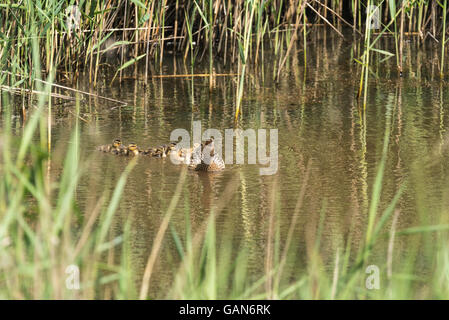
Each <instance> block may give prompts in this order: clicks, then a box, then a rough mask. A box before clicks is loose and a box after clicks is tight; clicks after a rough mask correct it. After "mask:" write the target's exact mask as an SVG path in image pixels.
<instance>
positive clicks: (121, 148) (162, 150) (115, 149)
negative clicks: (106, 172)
mask: <svg viewBox="0 0 449 320" xmlns="http://www.w3.org/2000/svg"><path fill="white" fill-rule="evenodd" d="M175 148H176V143H175V142H172V143H170V144H169V145H165V144H164V145H161V146H159V147H156V148H148V149H146V150H143V149H140V148H139V147H137V145H136V144H135V143H130V144H128V146H125V145H123V144H122V141H121V140H120V139H114V141H113V142H112V144H107V145H103V146H99V147H98V150H99V151H103V152H110V153H112V154H116V155H124V156H137V155H145V156H151V157H157V158H161V157H166V156H167V155H168V154H169V153H170V152H171V151H173V150H175Z"/></svg>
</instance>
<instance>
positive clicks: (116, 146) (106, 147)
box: [98, 139, 122, 152]
mask: <svg viewBox="0 0 449 320" xmlns="http://www.w3.org/2000/svg"><path fill="white" fill-rule="evenodd" d="M121 146H122V141H121V140H120V139H114V141H112V144H107V145H103V146H99V147H98V150H99V151H103V152H114V151H116V150H118V149H119V148H120V147H121Z"/></svg>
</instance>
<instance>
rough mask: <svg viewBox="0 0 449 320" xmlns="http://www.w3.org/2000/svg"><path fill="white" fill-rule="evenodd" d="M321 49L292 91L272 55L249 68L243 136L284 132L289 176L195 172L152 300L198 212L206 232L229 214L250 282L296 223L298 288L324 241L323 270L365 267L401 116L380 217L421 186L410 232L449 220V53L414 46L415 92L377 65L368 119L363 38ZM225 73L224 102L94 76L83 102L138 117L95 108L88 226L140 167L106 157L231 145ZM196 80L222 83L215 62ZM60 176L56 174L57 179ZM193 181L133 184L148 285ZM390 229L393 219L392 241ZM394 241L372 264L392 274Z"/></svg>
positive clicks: (119, 216)
mask: <svg viewBox="0 0 449 320" xmlns="http://www.w3.org/2000/svg"><path fill="white" fill-rule="evenodd" d="M309 40H310V41H309V43H308V47H307V58H308V60H307V64H306V65H305V63H304V52H303V50H302V47H297V48H296V47H294V48H293V51H292V54H291V56H290V58H289V59H288V62H287V65H286V68H285V69H284V70H283V71H282V75H281V77H280V80H279V82H275V81H274V80H273V75H274V74H276V73H277V63H276V62H275V61H278V59H277V58H276V57H274V56H273V54H272V50H271V49H270V48H269V46H268V45H267V46H266V47H265V51H269V53H265V54H264V59H263V62H262V63H260V64H259V65H257V66H255V67H254V66H251V67H250V68H249V70H248V77H247V81H246V82H245V92H244V95H243V101H242V117H241V119H240V120H239V122H238V123H237V127H238V128H241V129H248V128H251V129H255V130H257V129H264V128H266V129H270V128H276V129H278V134H279V166H278V171H277V173H276V174H274V175H271V176H261V175H259V168H260V166H259V165H258V164H256V165H254V164H239V165H227V167H226V170H225V171H223V172H221V173H218V174H201V173H197V172H194V171H188V172H187V176H186V180H185V182H184V185H183V188H182V192H181V196H180V199H179V201H178V203H177V205H176V207H175V210H174V212H173V216H172V218H171V223H170V226H169V229H168V230H167V233H166V236H165V239H164V241H163V245H162V248H161V253H160V258H159V259H158V260H157V263H156V265H155V271H154V274H153V276H152V283H151V288H150V297H153V298H161V297H164V296H165V295H166V289H164V288H166V287H167V286H168V285H169V284H171V283H172V282H173V274H174V273H175V272H176V271H177V266H178V264H177V263H175V262H179V260H180V258H179V254H178V252H177V249H176V245H175V241H174V240H173V236H172V232H173V231H176V233H177V234H178V235H179V237H180V238H181V239H184V235H185V226H186V223H185V222H186V220H185V219H186V212H190V223H191V227H192V230H193V232H197V231H201V230H202V228H203V229H204V223H205V222H206V221H207V219H208V218H209V216H210V215H211V212H215V214H216V215H217V237H218V239H221V238H222V237H223V236H229V237H230V238H231V239H232V240H233V243H234V244H235V245H236V246H245V247H247V248H248V251H247V254H248V257H247V258H248V262H249V270H250V272H249V276H254V277H255V278H258V277H261V276H263V274H264V272H265V268H266V257H267V248H268V247H271V248H272V247H276V243H278V244H279V246H280V248H281V249H282V248H283V246H284V244H285V241H286V239H287V234H288V230H289V228H290V226H291V224H292V218H293V216H294V215H295V212H296V214H297V220H296V225H295V226H294V232H293V237H292V240H291V250H292V252H295V253H296V254H295V256H294V258H292V259H289V260H288V263H287V265H286V270H287V271H286V273H285V274H286V275H290V277H296V276H298V275H300V274H301V272H302V271H303V270H305V269H307V267H308V261H309V259H310V256H311V254H312V253H311V252H312V248H313V247H314V244H315V242H316V241H317V240H318V239H320V245H319V252H320V256H321V259H322V260H323V261H322V262H323V265H324V266H325V267H327V268H329V269H332V268H333V265H334V261H335V257H336V252H337V249H338V248H344V247H345V246H347V243H348V241H349V242H350V243H351V250H352V251H353V252H354V254H355V252H356V250H357V249H358V248H359V246H360V245H362V243H363V240H364V237H365V230H366V225H367V212H368V208H369V204H370V199H371V194H372V189H373V182H374V178H375V176H376V170H377V167H378V165H379V162H380V159H381V155H382V148H383V140H384V135H385V128H386V123H387V120H386V119H387V117H386V114H387V111H388V110H389V112H390V113H391V132H390V135H389V146H388V151H387V161H386V165H385V172H384V179H383V183H382V193H381V200H380V204H379V209H378V212H379V213H381V212H382V211H383V210H384V209H385V208H386V207H387V206H388V205H389V204H390V202H391V201H392V199H393V197H394V196H395V194H396V193H397V192H398V190H399V188H400V187H401V185H403V184H404V183H407V189H406V190H405V191H404V194H403V196H402V197H401V198H400V200H399V202H398V205H397V209H398V213H399V216H398V222H397V229H403V228H407V227H411V226H416V225H421V224H432V223H440V222H443V221H444V220H447V217H446V216H447V215H445V214H444V213H445V212H446V211H447V205H448V201H447V200H448V197H447V191H448V190H449V189H448V187H449V184H448V181H449V179H448V177H449V171H448V169H449V168H448V161H447V160H448V156H449V154H448V152H447V148H446V145H447V142H446V141H447V137H446V131H447V128H448V123H449V119H448V115H449V110H448V107H449V103H448V102H449V97H448V92H447V90H446V88H447V84H446V83H445V82H443V81H440V79H439V77H438V76H437V74H438V72H437V67H436V66H437V65H438V55H437V53H438V50H440V49H439V47H438V46H433V45H429V46H427V47H422V46H421V47H420V46H419V45H418V43H417V42H415V40H414V38H410V39H409V40H408V41H407V42H406V45H405V56H404V71H405V72H404V76H403V77H402V78H401V77H399V76H398V73H397V69H396V66H395V64H396V60H395V57H393V58H391V59H389V60H387V61H385V62H382V63H379V62H378V61H379V60H380V59H382V58H383V57H377V56H375V58H374V59H373V64H372V69H371V71H372V73H371V74H370V82H369V91H368V103H367V107H366V113H363V112H362V109H363V108H362V107H361V106H360V104H359V103H358V100H357V97H356V92H357V88H358V85H359V78H360V76H359V74H360V67H359V66H358V65H357V63H355V62H354V60H353V59H352V57H358V56H360V51H359V50H360V47H361V41H360V40H353V38H352V37H351V35H349V36H348V37H347V38H346V39H342V38H340V37H339V36H338V35H335V34H332V33H327V34H326V32H324V31H322V30H320V29H318V30H317V31H315V32H312V33H311V35H310V39H309ZM379 48H382V49H383V50H394V41H393V40H392V39H385V40H382V41H380V42H379ZM205 60H207V59H205ZM214 63H215V65H214V68H215V69H214V70H215V72H216V73H217V74H228V75H225V76H218V77H216V78H215V79H214V84H213V86H212V89H211V90H210V88H209V78H208V77H194V78H193V80H192V78H190V77H166V78H157V77H150V78H148V81H147V83H145V81H143V77H144V64H143V65H139V67H138V69H137V71H136V72H137V73H134V72H133V71H129V73H127V78H126V79H125V80H123V82H122V83H118V81H116V82H114V83H113V84H112V85H111V84H110V81H111V78H112V76H113V74H110V73H108V72H105V73H104V74H101V76H100V77H99V84H98V88H97V89H92V88H90V87H91V86H90V85H89V82H88V76H87V75H81V77H80V80H79V81H78V82H77V87H78V89H80V90H85V91H89V92H92V93H95V94H98V95H100V96H106V97H109V98H113V99H117V100H120V101H123V102H125V103H126V104H127V105H126V106H121V105H120V104H117V103H114V102H112V101H108V100H104V99H101V98H95V97H84V99H83V100H82V103H81V110H80V111H81V117H82V118H83V119H84V120H85V121H80V129H81V131H80V133H81V135H80V139H81V145H82V154H81V157H82V158H83V159H85V160H87V165H86V166H85V168H84V169H85V170H86V171H85V172H86V174H85V175H84V177H83V178H82V180H81V185H80V187H79V189H78V190H77V199H78V200H79V202H80V206H81V208H84V209H82V211H84V212H85V214H88V213H89V212H90V211H91V210H93V207H94V206H95V205H96V203H97V202H98V199H99V198H100V197H101V196H105V197H110V195H111V192H112V190H113V188H114V186H115V184H116V183H117V181H118V179H119V177H120V175H121V173H122V172H123V171H124V169H125V167H126V166H127V164H128V163H129V161H130V159H129V158H126V157H120V156H114V155H111V154H103V153H100V152H98V151H96V150H95V148H96V146H98V145H101V144H107V143H111V141H112V140H113V139H114V138H121V139H122V141H123V142H124V143H129V142H134V143H136V144H137V145H138V146H142V147H148V146H157V145H160V144H164V143H168V142H169V138H170V132H171V131H172V130H174V129H177V128H184V129H187V130H189V131H190V130H191V128H192V124H193V121H198V120H199V121H201V125H202V128H203V129H206V128H216V129H218V130H220V131H221V132H222V133H224V130H225V129H228V128H234V112H235V96H236V92H237V81H238V78H237V77H236V76H235V75H232V74H234V73H236V71H237V70H236V64H235V63H231V62H230V59H227V61H224V60H223V59H218V58H217V59H215V61H214ZM150 71H151V72H150V73H151V74H164V75H172V74H188V73H190V69H189V61H188V60H187V61H186V63H185V64H184V61H183V59H182V57H171V56H167V57H165V58H164V61H163V65H162V69H161V70H159V68H158V67H157V68H156V67H153V69H150ZM194 72H195V73H196V74H202V73H208V63H207V61H205V62H204V65H201V64H199V65H198V66H197V67H196V68H195V70H194ZM387 109H388V110H387ZM73 112H74V108H73V106H72V105H71V104H64V105H59V106H58V105H56V106H55V107H54V118H53V121H54V126H53V128H52V132H53V147H54V150H55V151H54V153H55V155H54V158H55V159H57V158H58V153H59V155H61V154H60V153H61V152H60V151H58V150H62V149H64V148H62V147H63V146H65V145H66V144H67V143H68V141H69V139H70V133H71V129H72V128H74V126H75V116H74V115H73ZM59 170H60V168H59V166H58V164H57V161H56V160H55V163H54V164H53V171H54V174H55V175H56V176H57V174H58V172H59ZM182 170H183V168H182V167H181V166H176V165H174V164H172V163H171V162H170V160H169V159H168V158H167V159H154V158H147V157H141V158H139V160H138V162H137V165H136V166H135V167H134V169H133V171H132V172H131V174H130V175H129V178H128V181H127V184H126V186H125V189H124V193H123V196H122V199H121V202H120V205H119V209H118V211H117V213H116V215H115V220H114V226H115V227H114V230H115V231H116V232H115V236H118V235H119V234H121V232H122V231H123V226H124V224H125V222H126V221H129V222H130V227H131V228H130V229H131V232H130V239H129V247H130V249H129V251H128V253H127V254H129V258H130V261H131V265H132V269H133V273H134V275H135V276H136V281H137V284H139V283H140V279H141V277H142V275H143V271H144V268H145V265H146V262H147V259H148V255H149V253H150V252H151V248H152V244H153V241H154V239H155V236H156V232H157V230H158V228H159V226H160V224H161V222H162V219H163V217H164V215H165V213H166V212H167V209H168V207H169V204H170V201H171V199H172V197H173V195H174V193H175V188H176V186H177V184H178V182H179V177H180V174H181V172H182ZM307 177H308V178H307ZM320 217H322V219H321V220H320ZM320 221H322V223H321V227H320ZM390 225H391V219H390V220H389V222H388V223H387V227H386V229H385V231H386V232H388V231H389V228H390V227H389V226H390ZM270 226H271V228H270ZM273 226H274V227H273ZM276 231H279V232H278V233H277V232H276ZM270 232H271V234H270ZM276 234H278V236H276ZM387 240H388V239H385V241H380V242H378V243H377V246H376V250H375V251H374V254H373V256H372V257H371V258H370V260H371V261H372V263H377V262H379V263H381V264H384V263H385V260H386V257H387V243H388V241H387ZM269 242H272V243H273V246H271V245H269ZM218 243H220V242H218ZM236 248H238V247H236ZM395 250H396V251H395V252H396V253H397V256H398V257H399V256H400V252H401V251H404V250H407V238H406V237H401V238H398V240H397V241H396V243H395ZM278 254H279V252H277V253H276V252H275V256H276V255H278ZM285 281H288V279H287V280H285Z"/></svg>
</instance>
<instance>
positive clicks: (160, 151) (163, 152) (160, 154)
mask: <svg viewBox="0 0 449 320" xmlns="http://www.w3.org/2000/svg"><path fill="white" fill-rule="evenodd" d="M153 156H154V157H157V158H165V157H166V156H167V145H165V144H164V145H162V146H159V147H157V148H156V152H155V153H154V155H153Z"/></svg>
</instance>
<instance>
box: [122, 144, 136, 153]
mask: <svg viewBox="0 0 449 320" xmlns="http://www.w3.org/2000/svg"><path fill="white" fill-rule="evenodd" d="M139 153H140V151H139V149H138V148H137V145H136V144H135V143H130V144H129V145H128V147H127V148H124V150H123V154H124V155H125V156H137V155H139Z"/></svg>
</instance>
